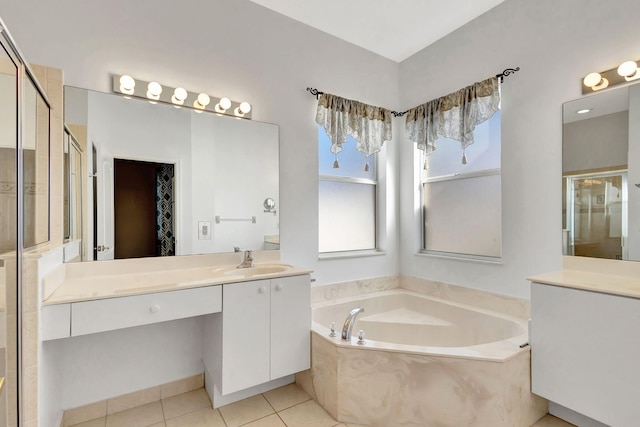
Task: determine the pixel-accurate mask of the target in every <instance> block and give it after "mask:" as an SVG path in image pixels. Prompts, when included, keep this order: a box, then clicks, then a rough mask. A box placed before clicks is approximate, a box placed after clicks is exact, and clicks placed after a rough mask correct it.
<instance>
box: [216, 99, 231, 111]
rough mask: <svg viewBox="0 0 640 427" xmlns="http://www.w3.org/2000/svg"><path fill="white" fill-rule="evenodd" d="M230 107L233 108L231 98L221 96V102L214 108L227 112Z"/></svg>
mask: <svg viewBox="0 0 640 427" xmlns="http://www.w3.org/2000/svg"><path fill="white" fill-rule="evenodd" d="M229 108H231V100H230V99H229V98H220V102H218V103H217V104H216V106H215V108H214V110H216V112H217V113H225V112H226V111H227V110H228V109H229Z"/></svg>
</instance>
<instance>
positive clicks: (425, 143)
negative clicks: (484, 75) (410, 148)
mask: <svg viewBox="0 0 640 427" xmlns="http://www.w3.org/2000/svg"><path fill="white" fill-rule="evenodd" d="M499 89H500V87H499V83H498V77H491V78H489V79H486V80H483V81H481V82H478V83H474V84H472V85H471V86H467V87H465V88H463V89H460V90H458V91H456V92H453V93H451V94H449V95H446V96H443V97H441V98H438V99H434V100H432V101H429V102H426V103H424V104H422V105H419V106H417V107H414V108H412V109H410V110H409V111H408V112H407V119H406V130H407V136H408V138H409V140H410V141H413V142H415V143H416V144H417V147H418V148H419V149H420V150H422V151H424V153H425V155H426V156H428V155H429V154H431V153H432V152H433V151H434V150H435V149H436V140H437V139H438V137H439V136H444V137H445V138H449V139H453V140H455V141H459V142H460V144H461V147H462V150H463V154H462V163H466V157H465V155H464V149H465V148H466V147H468V146H469V145H471V144H473V131H474V129H475V128H476V125H478V124H480V123H482V122H484V121H486V120H488V119H490V118H491V116H493V114H494V113H495V112H496V111H497V110H498V106H499V105H500V90H499Z"/></svg>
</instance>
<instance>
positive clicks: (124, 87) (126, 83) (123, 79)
mask: <svg viewBox="0 0 640 427" xmlns="http://www.w3.org/2000/svg"><path fill="white" fill-rule="evenodd" d="M135 88H136V81H135V80H134V79H133V77H131V76H129V75H127V74H125V75H123V76H120V92H122V93H125V94H127V95H133V92H134V90H135Z"/></svg>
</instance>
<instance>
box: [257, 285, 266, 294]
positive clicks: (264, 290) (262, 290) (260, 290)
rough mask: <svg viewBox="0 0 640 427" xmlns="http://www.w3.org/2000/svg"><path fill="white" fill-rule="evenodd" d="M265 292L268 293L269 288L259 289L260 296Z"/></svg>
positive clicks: (262, 287)
mask: <svg viewBox="0 0 640 427" xmlns="http://www.w3.org/2000/svg"><path fill="white" fill-rule="evenodd" d="M265 292H267V288H265V287H264V286H260V287H259V288H258V293H259V294H264V293H265Z"/></svg>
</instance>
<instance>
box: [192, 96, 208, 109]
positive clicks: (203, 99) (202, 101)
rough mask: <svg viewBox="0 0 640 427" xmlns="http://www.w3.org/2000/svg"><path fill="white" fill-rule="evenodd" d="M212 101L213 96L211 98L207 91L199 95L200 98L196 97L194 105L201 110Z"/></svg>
mask: <svg viewBox="0 0 640 427" xmlns="http://www.w3.org/2000/svg"><path fill="white" fill-rule="evenodd" d="M210 102H211V98H209V95H207V94H206V93H201V94H199V95H198V99H196V100H195V102H194V103H193V106H194V107H196V108H199V109H201V110H204V107H206V106H207V105H209V103H210Z"/></svg>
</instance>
